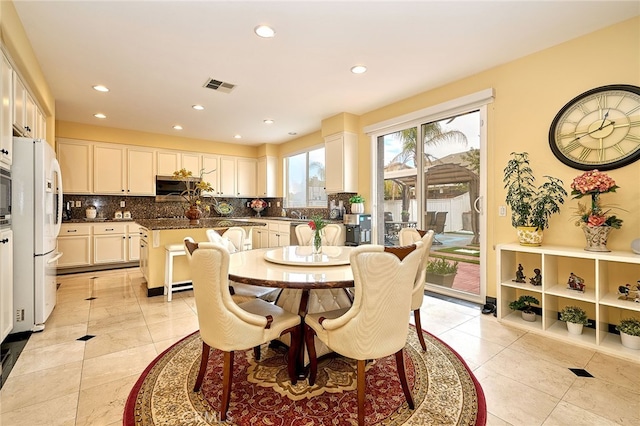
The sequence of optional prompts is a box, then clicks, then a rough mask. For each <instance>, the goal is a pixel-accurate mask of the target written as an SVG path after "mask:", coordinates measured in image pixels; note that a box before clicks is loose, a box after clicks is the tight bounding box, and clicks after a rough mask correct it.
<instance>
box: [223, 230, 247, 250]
mask: <svg viewBox="0 0 640 426" xmlns="http://www.w3.org/2000/svg"><path fill="white" fill-rule="evenodd" d="M223 237H224V238H227V239H228V240H229V241H230V242H231V244H233V246H234V248H235V250H233V251H231V250H229V251H230V252H231V253H235V252H238V251H243V250H244V240H245V238H246V234H245V232H244V229H242V228H241V227H239V226H232V227H231V228H229V229H227V230H226V231H225V232H224V234H223Z"/></svg>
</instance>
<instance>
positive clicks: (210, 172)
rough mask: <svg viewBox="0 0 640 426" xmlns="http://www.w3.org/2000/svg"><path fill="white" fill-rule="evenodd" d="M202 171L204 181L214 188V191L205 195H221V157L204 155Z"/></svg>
mask: <svg viewBox="0 0 640 426" xmlns="http://www.w3.org/2000/svg"><path fill="white" fill-rule="evenodd" d="M202 170H203V171H204V172H203V173H204V174H203V176H202V179H204V180H205V181H206V182H209V183H210V184H211V187H212V188H213V191H211V192H205V193H204V194H205V195H211V196H213V197H215V196H217V195H220V156H219V155H209V154H203V155H202Z"/></svg>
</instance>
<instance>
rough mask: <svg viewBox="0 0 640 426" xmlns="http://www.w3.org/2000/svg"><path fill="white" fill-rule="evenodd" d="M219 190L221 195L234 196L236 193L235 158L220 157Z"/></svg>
mask: <svg viewBox="0 0 640 426" xmlns="http://www.w3.org/2000/svg"><path fill="white" fill-rule="evenodd" d="M219 177H220V191H219V193H218V195H220V196H223V197H235V193H236V159H235V158H234V157H225V156H222V157H220V175H219Z"/></svg>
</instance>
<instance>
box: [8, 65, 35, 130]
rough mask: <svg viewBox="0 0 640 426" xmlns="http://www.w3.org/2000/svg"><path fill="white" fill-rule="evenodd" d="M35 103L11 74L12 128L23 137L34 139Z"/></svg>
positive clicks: (15, 76)
mask: <svg viewBox="0 0 640 426" xmlns="http://www.w3.org/2000/svg"><path fill="white" fill-rule="evenodd" d="M36 110H37V107H36V103H35V101H34V100H33V98H32V97H31V94H29V92H28V91H27V88H26V86H25V85H24V83H23V82H22V80H21V79H20V77H19V76H18V74H17V73H16V72H15V71H14V72H13V127H14V128H15V129H16V131H17V132H18V133H20V135H22V136H24V137H35V134H36Z"/></svg>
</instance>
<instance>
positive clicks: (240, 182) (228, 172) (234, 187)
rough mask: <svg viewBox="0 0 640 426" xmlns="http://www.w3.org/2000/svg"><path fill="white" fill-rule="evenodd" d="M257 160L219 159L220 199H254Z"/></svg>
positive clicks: (224, 157) (239, 158)
mask: <svg viewBox="0 0 640 426" xmlns="http://www.w3.org/2000/svg"><path fill="white" fill-rule="evenodd" d="M257 164H258V162H257V160H255V159H253V158H243V157H226V156H221V157H220V174H219V178H220V191H219V192H220V193H219V194H216V195H219V196H222V197H255V196H256V173H257Z"/></svg>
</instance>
